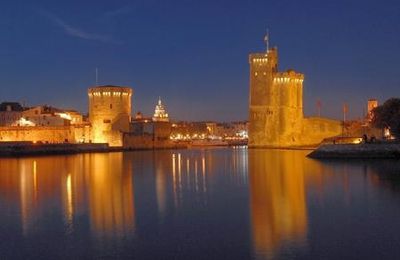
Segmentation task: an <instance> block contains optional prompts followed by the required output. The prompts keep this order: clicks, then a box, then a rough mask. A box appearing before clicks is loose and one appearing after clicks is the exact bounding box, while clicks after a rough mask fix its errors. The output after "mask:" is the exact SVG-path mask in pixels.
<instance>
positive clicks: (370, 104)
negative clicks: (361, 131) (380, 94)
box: [367, 99, 378, 122]
mask: <svg viewBox="0 0 400 260" xmlns="http://www.w3.org/2000/svg"><path fill="white" fill-rule="evenodd" d="M376 107H378V100H376V99H369V100H368V103H367V120H368V122H371V120H372V116H373V115H372V110H374V108H376Z"/></svg>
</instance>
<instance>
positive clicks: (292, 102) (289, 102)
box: [249, 48, 341, 147]
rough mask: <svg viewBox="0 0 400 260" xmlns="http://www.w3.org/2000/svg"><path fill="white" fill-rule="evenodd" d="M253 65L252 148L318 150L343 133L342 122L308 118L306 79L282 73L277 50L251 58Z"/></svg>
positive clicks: (250, 140) (251, 97) (251, 94)
mask: <svg viewBox="0 0 400 260" xmlns="http://www.w3.org/2000/svg"><path fill="white" fill-rule="evenodd" d="M249 63H250V102H249V104H250V107H249V146H250V147H301V146H314V145H317V144H319V143H320V142H321V141H322V140H323V139H324V138H326V137H332V136H336V135H339V134H340V133H341V123H340V122H339V121H335V120H329V119H323V118H304V116H303V81H304V75H303V74H301V73H296V72H295V71H293V70H288V71H286V72H278V51H277V48H272V49H269V50H268V52H265V53H253V54H250V56H249Z"/></svg>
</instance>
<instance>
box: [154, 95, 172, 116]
mask: <svg viewBox="0 0 400 260" xmlns="http://www.w3.org/2000/svg"><path fill="white" fill-rule="evenodd" d="M153 121H155V122H169V117H168V113H167V110H166V108H165V106H164V105H163V103H162V102H161V98H160V97H159V98H158V103H157V105H156V108H155V109H154V115H153Z"/></svg>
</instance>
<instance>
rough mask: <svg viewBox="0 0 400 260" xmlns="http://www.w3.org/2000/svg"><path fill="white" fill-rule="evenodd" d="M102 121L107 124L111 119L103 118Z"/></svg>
mask: <svg viewBox="0 0 400 260" xmlns="http://www.w3.org/2000/svg"><path fill="white" fill-rule="evenodd" d="M103 123H104V124H109V123H111V120H110V119H104V120H103Z"/></svg>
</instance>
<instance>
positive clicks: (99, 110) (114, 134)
mask: <svg viewBox="0 0 400 260" xmlns="http://www.w3.org/2000/svg"><path fill="white" fill-rule="evenodd" d="M88 96H89V121H90V123H91V125H92V131H91V133H92V134H91V141H92V142H93V143H108V144H109V145H110V146H122V144H123V140H122V138H123V133H124V132H129V123H130V118H131V98H132V89H131V88H129V87H118V86H109V85H107V86H98V87H93V88H89V90H88Z"/></svg>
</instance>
